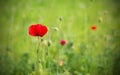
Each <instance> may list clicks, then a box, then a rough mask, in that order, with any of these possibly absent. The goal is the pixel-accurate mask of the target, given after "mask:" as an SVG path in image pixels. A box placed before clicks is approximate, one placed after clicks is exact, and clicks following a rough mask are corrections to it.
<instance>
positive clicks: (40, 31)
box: [29, 24, 48, 37]
mask: <svg viewBox="0 0 120 75" xmlns="http://www.w3.org/2000/svg"><path fill="white" fill-rule="evenodd" d="M47 31H48V29H47V27H46V26H44V25H42V24H34V25H31V26H30V27H29V35H31V36H40V37H43V36H44V35H45V34H46V33H47Z"/></svg>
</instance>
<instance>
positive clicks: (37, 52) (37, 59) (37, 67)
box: [36, 36, 40, 75]
mask: <svg viewBox="0 0 120 75" xmlns="http://www.w3.org/2000/svg"><path fill="white" fill-rule="evenodd" d="M37 38H38V42H37V48H36V55H37V56H36V75H39V46H40V41H39V39H40V38H39V36H38V37H37Z"/></svg>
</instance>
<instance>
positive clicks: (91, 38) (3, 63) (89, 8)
mask: <svg viewBox="0 0 120 75" xmlns="http://www.w3.org/2000/svg"><path fill="white" fill-rule="evenodd" d="M119 3H120V1H119V0H6V1H5V0H1V1H0V75H31V74H32V73H33V67H34V66H33V65H34V63H35V62H34V61H35V56H36V55H35V48H36V42H37V39H36V37H31V36H29V34H28V28H29V26H30V25H32V24H37V23H40V24H44V25H46V26H47V27H48V28H49V32H48V34H47V35H45V37H44V39H45V40H46V41H49V40H51V42H52V44H51V46H50V47H46V46H44V48H43V49H48V52H49V54H50V55H49V57H50V59H48V61H49V62H50V67H51V70H45V71H43V73H42V74H41V75H59V74H60V75H119V72H120V53H119V52H120V47H119V46H120V41H119V38H120V29H119V27H120V14H119V10H120V6H119ZM59 18H62V21H61V22H60V21H59ZM93 25H95V26H96V27H97V29H96V30H91V26H93ZM53 27H56V28H59V27H61V28H59V31H54V30H53V29H52V28H53ZM60 39H66V40H67V45H66V46H65V47H64V48H62V47H61V46H60V44H59V41H60ZM71 43H72V48H71V47H69V45H70V46H71ZM40 47H41V46H40ZM61 49H62V50H63V52H67V53H68V54H62V55H63V60H65V62H66V64H65V65H63V67H62V70H63V71H62V72H61V71H60V72H59V74H56V68H55V67H56V65H57V64H56V62H54V59H55V58H56V57H57V55H58V51H59V50H61ZM49 72H51V73H49Z"/></svg>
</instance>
